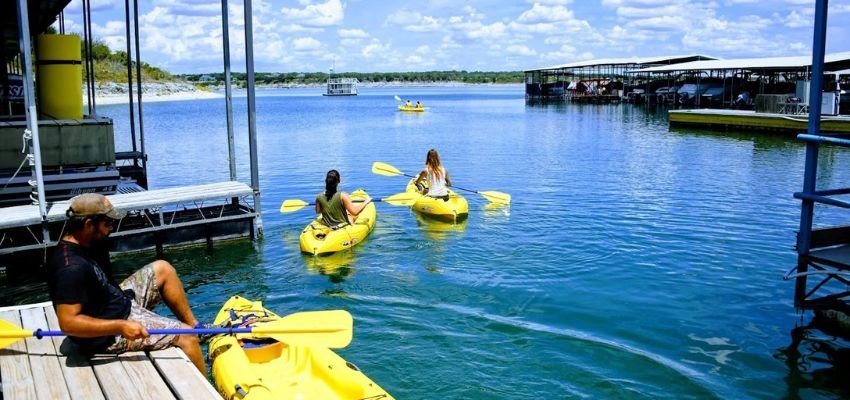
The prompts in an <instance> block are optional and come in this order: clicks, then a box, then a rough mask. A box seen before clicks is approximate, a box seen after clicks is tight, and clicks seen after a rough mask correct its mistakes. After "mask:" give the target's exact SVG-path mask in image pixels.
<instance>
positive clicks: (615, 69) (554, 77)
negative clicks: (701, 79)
mask: <svg viewBox="0 0 850 400" xmlns="http://www.w3.org/2000/svg"><path fill="white" fill-rule="evenodd" d="M710 59H713V58H711V57H707V56H702V55H684V56H664V57H640V58H638V57H632V58H616V59H613V58H612V59H597V60H586V61H579V62H574V63H569V64H562V65H553V66H549V67H544V68H537V69H531V70H526V71H525V97H526V99H529V100H546V99H573V100H576V101H589V100H588V99H582V100H578V98H579V97H597V96H599V97H601V99H608V98H610V97H617V98H619V97H622V96H623V95H624V94H623V93H619V92H613V90H623V88H624V86H625V85H628V86H634V84H635V82H633V81H634V80H635V78H636V77H635V76H634V75H631V74H629V71H631V70H635V69H639V68H644V67H653V66H661V65H669V64H676V63H684V62H689V61H694V60H710ZM603 87H605V90H603V89H602V88H603ZM615 88H616V89H615Z"/></svg>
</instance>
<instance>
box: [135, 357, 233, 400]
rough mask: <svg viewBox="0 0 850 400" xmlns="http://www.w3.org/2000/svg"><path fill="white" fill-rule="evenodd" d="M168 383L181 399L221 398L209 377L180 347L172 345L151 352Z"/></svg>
mask: <svg viewBox="0 0 850 400" xmlns="http://www.w3.org/2000/svg"><path fill="white" fill-rule="evenodd" d="M149 356H150V358H151V359H152V360H153V362H154V365H156V368H157V369H158V370H159V372H160V374H162V376H163V377H165V381H166V383H168V385H169V386H170V387H171V390H173V391H174V393H175V394H176V395H177V398H179V399H181V400H195V399H198V400H201V399H221V396H220V395H219V394H218V392H217V391H216V390H215V388H213V386H212V385H210V383H209V381H208V380H207V378H206V377H205V376H203V375H201V373H200V372H198V369H197V368H195V364H192V362H191V361H189V358H188V357H186V355H185V354H183V352H182V351H180V349H177V348H174V347H170V348H167V349H165V350H159V351H152V352H150V354H149Z"/></svg>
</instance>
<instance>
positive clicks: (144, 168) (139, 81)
mask: <svg viewBox="0 0 850 400" xmlns="http://www.w3.org/2000/svg"><path fill="white" fill-rule="evenodd" d="M133 30H134V33H135V39H136V88H137V89H138V90H136V96H138V99H139V145H140V146H141V147H140V150H141V151H142V173H143V174H144V176H145V187H148V156H147V154H145V125H144V123H143V119H142V56H141V54H140V50H139V0H133ZM131 104H132V103H131ZM135 145H136V142H135V140H134V141H133V146H135ZM135 162H136V161H135V159H134V160H133V163H135Z"/></svg>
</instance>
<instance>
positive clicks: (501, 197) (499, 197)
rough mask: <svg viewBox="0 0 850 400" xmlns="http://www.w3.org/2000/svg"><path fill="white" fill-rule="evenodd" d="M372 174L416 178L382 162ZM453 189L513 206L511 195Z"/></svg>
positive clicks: (455, 187) (373, 169)
mask: <svg viewBox="0 0 850 400" xmlns="http://www.w3.org/2000/svg"><path fill="white" fill-rule="evenodd" d="M372 173H373V174H378V175H384V176H407V177H410V178H416V177H415V176H413V175H408V174H405V173H404V172H401V171H399V170H398V168H396V167H393V166H392V165H389V164H387V163H382V162H380V161H377V162H375V163H374V164H372ZM452 188H453V189H460V190H463V191H466V192H472V193H477V194H480V195H481V196H482V197H484V198H485V199H487V200H489V201H491V202H493V203H498V204H511V195H509V194H507V193H502V192H496V191H484V192H479V191H477V190H472V189H464V188H462V187H458V186H452Z"/></svg>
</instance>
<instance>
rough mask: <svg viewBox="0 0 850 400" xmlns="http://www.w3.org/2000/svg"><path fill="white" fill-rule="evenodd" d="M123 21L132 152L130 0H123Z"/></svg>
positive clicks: (134, 135) (134, 122)
mask: <svg viewBox="0 0 850 400" xmlns="http://www.w3.org/2000/svg"><path fill="white" fill-rule="evenodd" d="M124 22H125V23H126V25H125V26H126V29H124V31H125V33H126V38H127V94H128V95H129V99H130V104H129V107H130V140H131V141H132V143H133V152H135V151H136V117H135V113H134V112H133V57H132V56H131V55H132V54H133V53H132V49H131V48H130V45H131V42H130V0H124ZM135 163H136V160H133V164H135Z"/></svg>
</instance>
